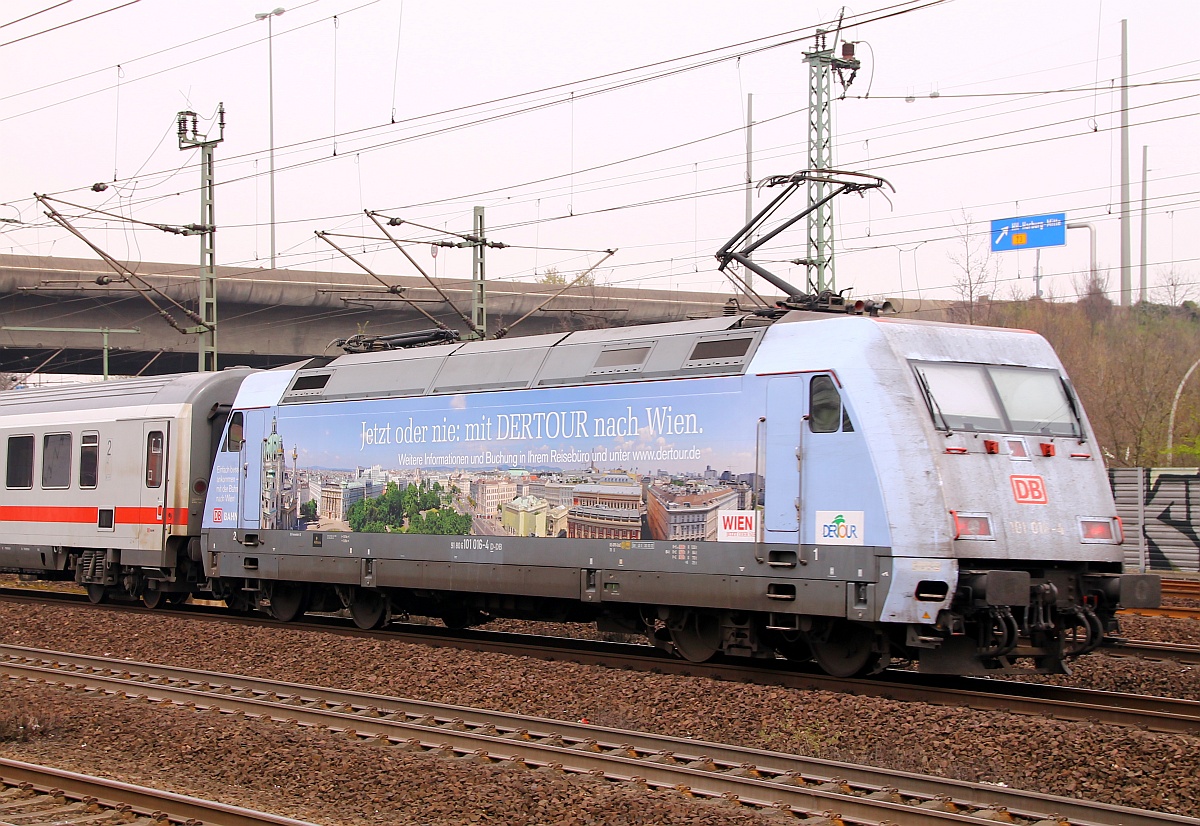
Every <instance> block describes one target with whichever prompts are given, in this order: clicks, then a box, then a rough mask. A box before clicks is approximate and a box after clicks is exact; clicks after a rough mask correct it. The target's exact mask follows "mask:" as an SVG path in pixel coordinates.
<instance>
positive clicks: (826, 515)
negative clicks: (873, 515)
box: [816, 511, 865, 545]
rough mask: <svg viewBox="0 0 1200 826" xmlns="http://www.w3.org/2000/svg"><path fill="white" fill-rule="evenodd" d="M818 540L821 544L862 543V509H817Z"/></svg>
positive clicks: (863, 532)
mask: <svg viewBox="0 0 1200 826" xmlns="http://www.w3.org/2000/svg"><path fill="white" fill-rule="evenodd" d="M816 523H817V524H816V542H817V544H820V545H862V544H865V543H864V534H865V531H864V528H863V512H862V511H817V519H816Z"/></svg>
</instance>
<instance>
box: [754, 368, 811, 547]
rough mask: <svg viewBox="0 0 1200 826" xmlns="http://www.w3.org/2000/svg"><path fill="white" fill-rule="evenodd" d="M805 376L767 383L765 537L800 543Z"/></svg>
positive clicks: (776, 540) (770, 539)
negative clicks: (798, 510) (799, 507)
mask: <svg viewBox="0 0 1200 826" xmlns="http://www.w3.org/2000/svg"><path fill="white" fill-rule="evenodd" d="M805 385H806V377H805V376H779V377H776V378H773V379H771V380H770V381H769V383H768V384H767V444H766V457H765V462H764V465H765V467H764V476H765V477H766V478H765V484H766V490H765V491H764V494H765V495H764V502H763V528H764V539H765V540H766V541H767V542H791V543H793V544H795V543H796V542H798V539H799V537H798V533H797V531H798V529H799V527H800V520H799V514H798V512H797V506H798V503H799V498H800V454H801V442H800V439H801V430H800V427H801V424H802V419H803V416H804V410H805V409H806V407H807V405H806V404H805Z"/></svg>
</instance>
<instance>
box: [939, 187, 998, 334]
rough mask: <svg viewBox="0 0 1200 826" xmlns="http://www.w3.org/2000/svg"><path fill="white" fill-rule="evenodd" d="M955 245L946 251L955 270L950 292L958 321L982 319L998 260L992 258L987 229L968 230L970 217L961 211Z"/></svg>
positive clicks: (993, 287)
mask: <svg viewBox="0 0 1200 826" xmlns="http://www.w3.org/2000/svg"><path fill="white" fill-rule="evenodd" d="M954 228H955V229H956V230H957V232H958V239H959V242H960V243H959V244H958V245H956V246H955V249H954V252H951V253H950V254H949V258H950V261H951V263H953V264H954V265H955V266H956V267H957V268H958V270H959V272H958V274H957V275H956V276H955V278H954V291H955V293H957V294H958V306H957V307H956V308H954V309H955V312H956V314H957V315H958V316H959V317H960V320H962V321H965V322H966V323H967V324H975V323H976V322H978V321H984V320H986V318H987V315H988V309H989V306H990V301H989V299H990V298H991V297H992V294H993V293H994V292H995V290H996V274H997V271H998V269H999V262H998V261H996V260H994V259H993V258H992V243H991V238H990V237H989V235H990V230H989V229H987V228H985V229H984V230H983V231H982V232H980V231H975V232H972V230H971V216H970V215H969V214H968V213H966V212H965V211H964V212H963V213H962V223H961V224H960V223H958V222H957V221H956V222H955V224H954Z"/></svg>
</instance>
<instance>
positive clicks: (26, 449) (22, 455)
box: [5, 436, 33, 488]
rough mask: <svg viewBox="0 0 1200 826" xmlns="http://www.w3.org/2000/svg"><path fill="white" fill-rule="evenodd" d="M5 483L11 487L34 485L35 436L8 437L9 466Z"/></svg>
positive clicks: (29, 486) (30, 486)
mask: <svg viewBox="0 0 1200 826" xmlns="http://www.w3.org/2000/svg"><path fill="white" fill-rule="evenodd" d="M5 485H6V486H7V487H10V488H32V487H33V437H32V436H9V437H8V468H7V472H6V476H5Z"/></svg>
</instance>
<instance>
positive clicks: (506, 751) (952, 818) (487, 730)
mask: <svg viewBox="0 0 1200 826" xmlns="http://www.w3.org/2000/svg"><path fill="white" fill-rule="evenodd" d="M0 675H3V678H4V679H8V680H28V681H34V682H41V683H48V684H52V685H56V686H59V687H61V688H62V689H63V690H68V691H76V692H79V693H80V694H81V695H84V696H87V695H96V694H99V693H104V694H109V695H115V696H119V697H123V698H126V699H129V700H133V701H139V702H151V703H171V704H175V705H177V706H185V707H188V708H193V709H195V710H196V711H197V712H198V713H205V714H210V715H245V716H247V717H253V718H259V719H263V720H269V721H271V722H274V723H276V724H281V725H295V726H305V727H320V728H324V729H327V730H330V731H332V732H334V733H336V734H338V735H340V736H342V737H346V738H349V739H353V740H356V741H360V742H362V743H364V744H365V745H369V746H372V747H378V748H395V749H403V750H405V751H409V752H422V753H430V754H436V755H439V756H441V757H445V758H449V759H464V760H473V761H476V762H479V763H484V764H489V765H492V764H495V765H500V766H506V767H509V768H511V769H513V770H529V771H546V772H563V773H568V774H573V775H590V776H592V777H596V778H604V779H606V780H609V781H615V782H625V783H633V784H637V785H641V786H646V787H651V788H656V789H674V790H676V791H677V792H679V793H682V794H687V795H692V796H696V797H704V798H713V799H720V800H723V801H725V802H727V803H728V804H730V805H735V804H736V805H746V806H753V807H756V808H760V809H771V810H775V811H778V812H780V813H782V814H788V815H793V816H794V815H804V816H816V817H823V818H825V819H826V821H827V822H828V823H830V824H833V823H838V822H845V823H853V824H881V823H884V822H888V823H891V824H895V826H923V825H924V824H931V823H934V824H936V823H947V824H950V823H976V824H978V823H979V822H980V819H981V818H984V819H988V820H999V821H1002V822H1010V823H1017V824H1043V825H1044V824H1067V823H1069V824H1074V826H1115V825H1116V824H1124V826H1152V825H1154V826H1162V825H1163V824H1192V826H1197V824H1200V820H1197V819H1194V818H1186V817H1181V816H1178V815H1169V814H1163V813H1156V812H1149V811H1143V810H1138V809H1130V808H1125V807H1119V806H1111V805H1108V804H1100V803H1090V802H1087V801H1081V800H1074V799H1071V798H1064V797H1057V796H1052V795H1045V794H1041V793H1036V792H1024V791H1019V790H1014V789H1009V788H1005V787H1000V786H992V785H987V784H978V783H966V782H961V781H949V780H943V779H940V778H934V777H928V776H924V775H916V774H910V773H905V772H894V771H887V770H883V769H875V768H870V767H864V766H855V765H851V764H846V763H836V762H833V761H827V760H818V759H815V758H805V757H799V756H796V755H789V754H784V753H778V752H770V751H764V750H759V749H748V748H741V747H736V746H726V745H721V744H718V743H710V742H704V741H698V740H691V739H687V738H678V737H666V736H661V735H654V734H646V733H641V732H635V731H625V730H620V729H611V728H602V727H597V726H592V725H588V724H585V723H582V722H580V723H574V722H563V721H554V720H547V719H543V718H537V717H526V716H521V715H514V714H505V713H501V712H494V711H484V710H480V709H471V708H465V707H461V706H448V705H440V704H435V703H428V702H419V701H413V700H404V699H401V698H397V697H388V696H382V695H374V694H365V693H359V692H350V691H340V690H335V689H329V688H319V687H315V686H308V685H302V684H296V683H287V682H279V681H273V680H263V679H258V678H251V677H243V676H236V675H231V674H221V673H216V672H208V671H198V670H193V669H181V668H173V667H167V666H159V665H151V664H146V663H135V662H130V661H126V660H119V659H107V658H102V657H87V656H81V655H75V654H64V653H59V652H52V651H43V650H38V649H30V648H21V647H14V646H0ZM209 822H221V821H217V820H210V821H209ZM246 822H249V821H246ZM255 822H263V821H255ZM271 822H277V821H271ZM293 822H294V821H293Z"/></svg>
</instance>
